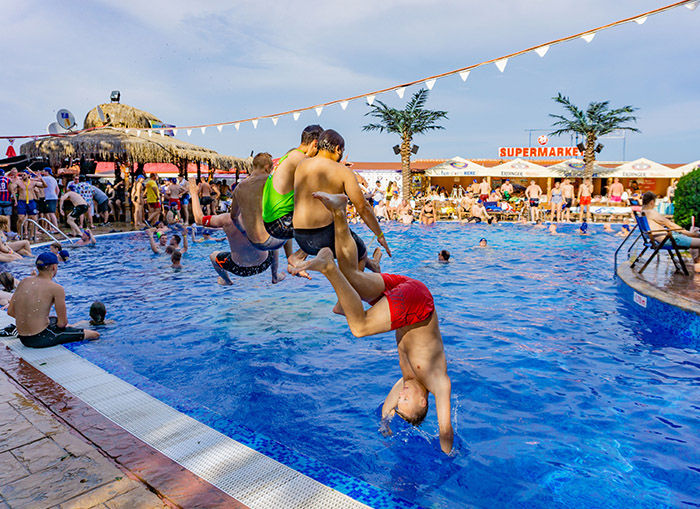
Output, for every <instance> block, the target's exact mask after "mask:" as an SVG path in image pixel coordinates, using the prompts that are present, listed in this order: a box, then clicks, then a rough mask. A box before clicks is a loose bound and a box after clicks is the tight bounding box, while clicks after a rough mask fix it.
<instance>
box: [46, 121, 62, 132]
mask: <svg viewBox="0 0 700 509" xmlns="http://www.w3.org/2000/svg"><path fill="white" fill-rule="evenodd" d="M46 132H47V133H49V134H61V133H62V132H63V129H61V126H60V125H58V123H56V122H51V123H50V124H49V125H47V126H46Z"/></svg>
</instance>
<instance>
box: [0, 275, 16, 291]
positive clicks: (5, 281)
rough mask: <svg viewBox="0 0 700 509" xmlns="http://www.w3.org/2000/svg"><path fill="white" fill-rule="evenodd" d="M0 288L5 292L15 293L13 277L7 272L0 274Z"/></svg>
mask: <svg viewBox="0 0 700 509" xmlns="http://www.w3.org/2000/svg"><path fill="white" fill-rule="evenodd" d="M0 286H2V289H3V290H4V291H6V292H9V293H12V292H14V291H15V277H14V276H13V275H12V274H10V273H9V272H7V271H5V272H1V273H0Z"/></svg>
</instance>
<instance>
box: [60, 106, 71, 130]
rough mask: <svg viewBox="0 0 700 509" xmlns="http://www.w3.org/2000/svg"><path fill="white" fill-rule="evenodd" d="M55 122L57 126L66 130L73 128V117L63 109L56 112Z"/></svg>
mask: <svg viewBox="0 0 700 509" xmlns="http://www.w3.org/2000/svg"><path fill="white" fill-rule="evenodd" d="M56 122H58V125H59V126H61V127H62V128H63V129H66V130H68V129H72V128H73V127H75V117H74V116H73V114H72V113H71V112H70V111H68V110H65V109H61V110H58V112H57V113H56Z"/></svg>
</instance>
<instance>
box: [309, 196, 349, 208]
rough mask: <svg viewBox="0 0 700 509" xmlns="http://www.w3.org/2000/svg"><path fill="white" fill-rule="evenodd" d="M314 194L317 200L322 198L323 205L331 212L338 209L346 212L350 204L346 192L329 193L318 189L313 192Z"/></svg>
mask: <svg viewBox="0 0 700 509" xmlns="http://www.w3.org/2000/svg"><path fill="white" fill-rule="evenodd" d="M312 196H313V197H314V198H316V199H317V200H320V201H321V203H323V205H324V206H325V207H326V208H327V209H328V210H330V211H331V212H333V211H334V210H338V211H342V212H343V213H345V209H346V208H347V205H348V197H347V196H345V195H344V194H328V193H323V192H321V191H317V192H315V193H312Z"/></svg>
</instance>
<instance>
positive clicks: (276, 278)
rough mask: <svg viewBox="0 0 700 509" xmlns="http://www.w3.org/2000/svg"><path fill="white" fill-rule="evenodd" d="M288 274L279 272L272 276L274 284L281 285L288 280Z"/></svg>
mask: <svg viewBox="0 0 700 509" xmlns="http://www.w3.org/2000/svg"><path fill="white" fill-rule="evenodd" d="M286 277H287V276H286V274H285V273H284V272H277V273H276V274H274V273H273V274H272V284H273V285H275V284H277V283H279V282H280V281H284V278H286Z"/></svg>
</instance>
